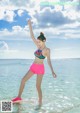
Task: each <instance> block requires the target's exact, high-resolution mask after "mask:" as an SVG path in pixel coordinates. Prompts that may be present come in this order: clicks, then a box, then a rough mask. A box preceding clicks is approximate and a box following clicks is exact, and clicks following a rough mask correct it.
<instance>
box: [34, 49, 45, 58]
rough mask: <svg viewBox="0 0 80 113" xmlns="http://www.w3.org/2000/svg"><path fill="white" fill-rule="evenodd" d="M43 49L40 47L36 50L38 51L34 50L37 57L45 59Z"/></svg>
mask: <svg viewBox="0 0 80 113" xmlns="http://www.w3.org/2000/svg"><path fill="white" fill-rule="evenodd" d="M43 49H44V48H43ZM43 49H42V50H43ZM42 50H40V49H38V50H36V51H35V52H34V55H35V56H36V57H38V58H39V59H45V56H43V55H42Z"/></svg>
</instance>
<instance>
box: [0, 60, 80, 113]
mask: <svg viewBox="0 0 80 113" xmlns="http://www.w3.org/2000/svg"><path fill="white" fill-rule="evenodd" d="M32 62H33V60H20V59H19V60H17V59H16V60H7V59H6V60H0V100H5V99H8V100H11V99H12V98H14V97H16V96H17V94H18V90H19V86H20V82H21V79H22V77H23V76H24V75H25V74H26V73H27V71H28V69H29V67H30V65H31V64H32ZM44 65H45V70H46V72H45V75H44V77H43V81H42V92H43V106H42V108H41V109H40V110H38V111H36V110H34V108H35V106H36V105H37V101H38V94H37V90H36V75H33V76H32V77H31V78H30V79H29V80H28V81H27V82H26V85H25V88H24V90H23V93H22V98H23V99H25V100H27V102H26V101H25V102H23V103H22V104H19V105H18V104H15V105H14V106H13V113H80V59H56V60H55V59H54V60H52V65H53V69H54V70H55V73H56V74H57V78H56V79H55V78H53V76H52V74H51V70H50V68H49V66H48V64H47V61H46V60H45V62H44Z"/></svg>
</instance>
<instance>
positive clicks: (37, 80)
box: [36, 74, 43, 87]
mask: <svg viewBox="0 0 80 113" xmlns="http://www.w3.org/2000/svg"><path fill="white" fill-rule="evenodd" d="M42 79H43V75H42V74H38V75H37V78H36V86H37V87H41V83H42Z"/></svg>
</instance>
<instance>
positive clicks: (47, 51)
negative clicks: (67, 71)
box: [46, 47, 50, 55]
mask: <svg viewBox="0 0 80 113" xmlns="http://www.w3.org/2000/svg"><path fill="white" fill-rule="evenodd" d="M49 53H50V48H48V47H46V55H47V54H49Z"/></svg>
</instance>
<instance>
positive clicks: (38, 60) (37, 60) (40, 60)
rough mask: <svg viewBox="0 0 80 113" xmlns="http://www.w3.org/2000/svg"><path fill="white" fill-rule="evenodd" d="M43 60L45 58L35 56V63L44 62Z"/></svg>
mask: <svg viewBox="0 0 80 113" xmlns="http://www.w3.org/2000/svg"><path fill="white" fill-rule="evenodd" d="M43 61H44V59H39V58H37V57H35V60H34V62H33V63H36V64H43Z"/></svg>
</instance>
